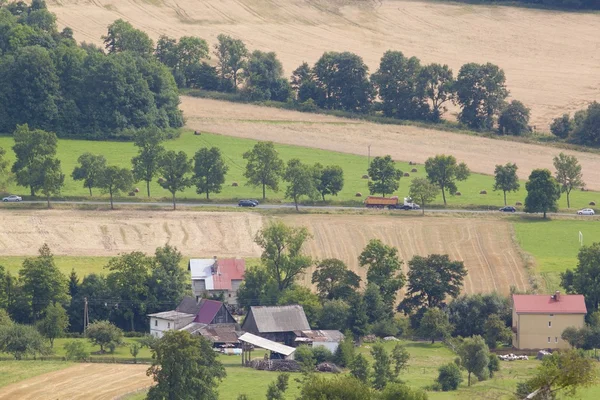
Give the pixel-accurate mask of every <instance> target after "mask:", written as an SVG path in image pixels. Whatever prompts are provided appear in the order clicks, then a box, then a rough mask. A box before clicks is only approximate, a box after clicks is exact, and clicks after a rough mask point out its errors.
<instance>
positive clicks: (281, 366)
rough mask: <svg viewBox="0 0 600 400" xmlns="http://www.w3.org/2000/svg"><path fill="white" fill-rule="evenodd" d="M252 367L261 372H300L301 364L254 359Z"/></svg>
mask: <svg viewBox="0 0 600 400" xmlns="http://www.w3.org/2000/svg"><path fill="white" fill-rule="evenodd" d="M250 366H251V367H252V368H254V369H257V370H259V371H279V372H300V364H298V362H296V361H294V360H265V359H260V358H257V359H254V360H252V361H250Z"/></svg>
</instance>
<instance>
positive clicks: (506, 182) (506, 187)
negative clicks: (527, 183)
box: [494, 163, 521, 205]
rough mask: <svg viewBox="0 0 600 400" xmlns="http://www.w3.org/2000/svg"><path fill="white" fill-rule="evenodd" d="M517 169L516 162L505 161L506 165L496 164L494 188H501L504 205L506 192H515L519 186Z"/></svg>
mask: <svg viewBox="0 0 600 400" xmlns="http://www.w3.org/2000/svg"><path fill="white" fill-rule="evenodd" d="M517 169H519V168H518V167H517V164H515V163H506V165H496V169H495V170H494V178H495V181H494V190H502V192H503V193H504V205H506V192H516V191H517V190H519V188H520V187H521V185H520V184H519V177H518V176H517Z"/></svg>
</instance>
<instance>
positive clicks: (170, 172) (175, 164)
mask: <svg viewBox="0 0 600 400" xmlns="http://www.w3.org/2000/svg"><path fill="white" fill-rule="evenodd" d="M158 171H159V173H160V174H161V175H162V180H160V179H159V181H158V183H159V185H160V186H162V187H163V189H167V190H168V191H169V192H170V193H171V196H172V197H173V210H175V209H176V208H177V206H176V203H175V193H177V192H183V191H184V190H185V189H186V188H187V187H189V186H191V184H192V181H191V179H190V178H189V177H188V174H189V173H190V172H191V171H192V161H191V160H188V158H187V155H186V154H185V153H184V152H183V151H180V152H179V153H176V152H174V151H172V150H169V151H166V152H165V153H164V154H163V155H162V157H161V158H160V161H159V164H158Z"/></svg>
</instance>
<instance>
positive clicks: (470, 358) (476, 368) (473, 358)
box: [458, 335, 490, 386]
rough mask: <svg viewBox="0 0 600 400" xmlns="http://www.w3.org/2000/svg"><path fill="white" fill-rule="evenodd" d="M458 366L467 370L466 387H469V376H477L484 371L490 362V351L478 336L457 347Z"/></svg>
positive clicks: (464, 341) (467, 339)
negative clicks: (473, 374)
mask: <svg viewBox="0 0 600 400" xmlns="http://www.w3.org/2000/svg"><path fill="white" fill-rule="evenodd" d="M458 355H459V356H460V365H461V366H462V367H464V368H465V369H466V370H467V373H468V377H467V382H468V386H471V374H472V373H475V375H479V374H481V373H482V371H484V370H486V369H487V367H488V363H489V362H490V350H489V349H488V346H487V344H485V341H484V340H483V338H482V337H481V336H479V335H477V336H473V337H470V338H466V339H464V340H463V342H462V343H461V344H460V346H459V347H458Z"/></svg>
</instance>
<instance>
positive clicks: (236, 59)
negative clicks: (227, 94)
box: [214, 34, 248, 91]
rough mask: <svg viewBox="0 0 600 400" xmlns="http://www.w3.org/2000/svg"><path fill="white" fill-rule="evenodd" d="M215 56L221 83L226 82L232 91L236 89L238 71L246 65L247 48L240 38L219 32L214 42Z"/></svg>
mask: <svg viewBox="0 0 600 400" xmlns="http://www.w3.org/2000/svg"><path fill="white" fill-rule="evenodd" d="M214 54H215V56H217V70H218V71H219V74H220V75H221V83H222V84H224V83H226V82H227V83H228V85H229V87H231V88H232V89H233V91H237V88H238V84H239V73H240V70H243V69H244V68H245V67H246V62H247V58H248V50H247V49H246V45H245V44H244V42H242V41H241V40H240V39H234V38H232V37H231V36H228V35H224V34H220V35H219V36H217V43H216V44H215V52H214Z"/></svg>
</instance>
